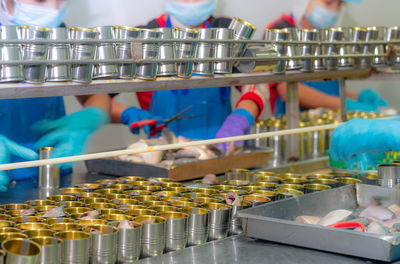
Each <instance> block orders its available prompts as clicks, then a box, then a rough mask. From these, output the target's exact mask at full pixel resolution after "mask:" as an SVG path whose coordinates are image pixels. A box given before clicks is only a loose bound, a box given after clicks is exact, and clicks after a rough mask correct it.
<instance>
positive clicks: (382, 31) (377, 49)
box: [372, 27, 387, 68]
mask: <svg viewBox="0 0 400 264" xmlns="http://www.w3.org/2000/svg"><path fill="white" fill-rule="evenodd" d="M376 30H378V37H377V40H382V41H383V40H386V31H387V28H386V27H376ZM372 53H373V54H374V55H377V57H372V65H373V66H374V67H378V68H380V67H385V66H386V59H385V57H382V56H378V55H380V54H381V55H382V54H385V45H384V44H377V45H373V47H372Z"/></svg>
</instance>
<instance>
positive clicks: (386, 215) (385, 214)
mask: <svg viewBox="0 0 400 264" xmlns="http://www.w3.org/2000/svg"><path fill="white" fill-rule="evenodd" d="M360 217H375V218H378V219H380V220H389V219H392V218H393V217H394V214H393V213H392V212H391V211H389V210H388V209H386V208H385V207H382V206H379V205H370V206H368V207H367V208H365V209H364V210H363V211H362V212H361V213H360Z"/></svg>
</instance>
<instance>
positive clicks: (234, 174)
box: [225, 169, 250, 181]
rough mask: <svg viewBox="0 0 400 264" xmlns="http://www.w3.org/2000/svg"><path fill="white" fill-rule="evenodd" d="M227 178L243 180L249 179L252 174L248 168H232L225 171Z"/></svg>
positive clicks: (228, 179)
mask: <svg viewBox="0 0 400 264" xmlns="http://www.w3.org/2000/svg"><path fill="white" fill-rule="evenodd" d="M225 179H226V180H227V181H230V180H242V181H249V180H250V175H249V170H247V169H230V170H227V171H226V172H225Z"/></svg>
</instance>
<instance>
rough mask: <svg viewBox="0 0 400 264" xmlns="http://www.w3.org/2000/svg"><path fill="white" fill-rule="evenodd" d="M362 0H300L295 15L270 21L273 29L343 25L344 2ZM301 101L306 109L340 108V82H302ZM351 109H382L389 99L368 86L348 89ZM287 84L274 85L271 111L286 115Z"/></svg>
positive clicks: (271, 89)
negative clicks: (367, 87) (352, 90)
mask: <svg viewBox="0 0 400 264" xmlns="http://www.w3.org/2000/svg"><path fill="white" fill-rule="evenodd" d="M361 1H362V0H296V1H294V5H293V13H292V14H291V15H288V14H283V15H282V16H281V17H280V18H279V19H277V20H275V21H274V22H272V23H270V24H269V25H268V26H267V28H269V29H282V28H291V27H299V28H304V29H312V28H317V29H320V28H331V27H333V26H335V25H338V24H340V22H341V17H342V13H343V12H342V11H343V10H342V9H343V5H344V4H345V3H344V2H361ZM298 89H299V90H298V91H299V93H298V94H299V103H300V106H301V107H302V108H306V109H307V108H319V107H322V108H325V109H330V110H338V109H340V98H339V81H307V82H301V83H299V84H298ZM346 95H347V100H346V106H347V109H348V110H351V111H355V110H360V111H364V112H379V108H380V107H387V106H388V105H387V103H386V101H385V100H384V99H383V98H381V97H380V96H379V94H377V93H376V92H374V91H372V90H370V89H366V90H363V91H361V92H360V93H359V94H358V93H355V92H350V91H347V93H346ZM285 101H286V83H274V84H270V104H271V112H273V113H274V115H275V116H280V115H282V114H285V108H286V106H285Z"/></svg>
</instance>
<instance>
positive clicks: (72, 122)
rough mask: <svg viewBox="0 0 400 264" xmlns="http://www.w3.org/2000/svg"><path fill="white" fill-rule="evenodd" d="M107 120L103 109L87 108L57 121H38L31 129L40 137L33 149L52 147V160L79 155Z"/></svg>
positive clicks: (66, 165)
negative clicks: (89, 139)
mask: <svg viewBox="0 0 400 264" xmlns="http://www.w3.org/2000/svg"><path fill="white" fill-rule="evenodd" d="M109 119H110V117H109V114H108V113H107V112H106V111H105V110H104V109H101V108H98V107H87V108H85V109H84V110H82V111H78V112H75V113H72V114H70V115H67V116H64V117H62V118H60V119H57V120H53V121H48V120H43V121H40V122H38V123H36V124H34V125H33V127H32V128H33V129H34V130H36V131H38V132H39V133H40V134H41V135H42V137H41V138H40V139H39V140H38V141H37V142H36V144H35V147H36V148H42V147H54V148H55V149H54V152H53V153H52V155H51V157H52V158H59V157H66V156H74V155H79V154H81V153H83V152H84V151H85V150H86V147H87V142H88V138H89V137H90V136H91V135H92V134H93V133H94V132H96V131H97V130H98V129H100V128H101V127H102V126H104V125H105V124H107V123H108V122H109ZM60 167H61V168H70V167H72V164H61V165H60Z"/></svg>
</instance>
